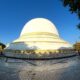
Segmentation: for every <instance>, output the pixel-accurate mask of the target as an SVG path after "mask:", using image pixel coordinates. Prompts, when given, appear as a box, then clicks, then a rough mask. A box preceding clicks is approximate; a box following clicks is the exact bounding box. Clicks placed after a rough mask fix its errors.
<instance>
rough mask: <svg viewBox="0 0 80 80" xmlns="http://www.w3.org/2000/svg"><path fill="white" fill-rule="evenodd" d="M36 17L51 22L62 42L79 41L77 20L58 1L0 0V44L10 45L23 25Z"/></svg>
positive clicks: (79, 34) (79, 32)
mask: <svg viewBox="0 0 80 80" xmlns="http://www.w3.org/2000/svg"><path fill="white" fill-rule="evenodd" d="M37 17H43V18H47V19H49V20H51V21H52V22H53V23H54V24H55V25H56V27H57V29H58V31H59V33H60V36H61V37H62V38H63V39H64V40H66V41H68V42H70V43H72V44H73V43H75V42H76V41H79V40H80V39H79V36H80V31H79V30H78V29H77V28H76V25H77V24H78V23H79V20H78V18H77V16H76V15H75V14H71V13H70V12H69V10H68V8H64V7H63V5H62V3H61V2H60V0H0V42H3V43H5V44H7V43H11V42H12V41H13V40H15V39H16V38H18V37H19V35H20V32H21V30H22V28H23V26H24V25H25V23H26V22H27V21H29V20H30V19H32V18H37Z"/></svg>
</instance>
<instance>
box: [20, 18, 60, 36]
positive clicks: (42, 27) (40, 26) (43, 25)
mask: <svg viewBox="0 0 80 80" xmlns="http://www.w3.org/2000/svg"><path fill="white" fill-rule="evenodd" d="M32 32H49V33H52V34H55V35H57V36H59V34H58V31H57V29H56V27H55V25H54V24H53V23H52V22H51V21H49V20H48V19H45V18H35V19H32V20H30V21H29V22H28V23H26V24H25V26H24V27H23V29H22V32H21V34H20V36H22V35H26V34H27V33H32Z"/></svg>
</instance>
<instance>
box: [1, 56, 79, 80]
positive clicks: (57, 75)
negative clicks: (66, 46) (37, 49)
mask: <svg viewBox="0 0 80 80" xmlns="http://www.w3.org/2000/svg"><path fill="white" fill-rule="evenodd" d="M0 80H80V57H71V58H65V59H58V60H44V61H29V60H26V61H22V60H12V59H8V61H7V62H5V59H0Z"/></svg>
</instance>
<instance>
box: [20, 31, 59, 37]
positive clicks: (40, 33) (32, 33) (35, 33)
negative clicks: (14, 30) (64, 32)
mask: <svg viewBox="0 0 80 80" xmlns="http://www.w3.org/2000/svg"><path fill="white" fill-rule="evenodd" d="M27 35H29V36H30V35H50V36H58V35H56V34H54V33H50V32H31V33H25V34H23V35H22V36H27Z"/></svg>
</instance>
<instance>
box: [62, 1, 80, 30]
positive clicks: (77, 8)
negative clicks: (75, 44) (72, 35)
mask: <svg viewBox="0 0 80 80" xmlns="http://www.w3.org/2000/svg"><path fill="white" fill-rule="evenodd" d="M61 1H62V3H63V6H64V7H66V6H68V7H69V11H70V12H71V13H75V14H77V16H78V18H79V19H80V0H61ZM77 27H78V29H80V23H79V24H78V25H77Z"/></svg>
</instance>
